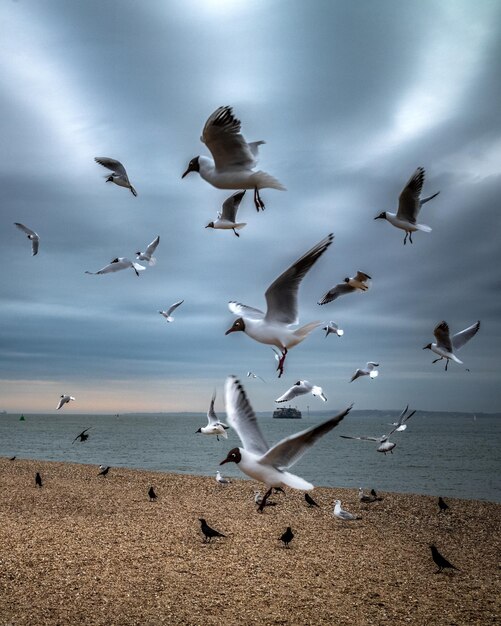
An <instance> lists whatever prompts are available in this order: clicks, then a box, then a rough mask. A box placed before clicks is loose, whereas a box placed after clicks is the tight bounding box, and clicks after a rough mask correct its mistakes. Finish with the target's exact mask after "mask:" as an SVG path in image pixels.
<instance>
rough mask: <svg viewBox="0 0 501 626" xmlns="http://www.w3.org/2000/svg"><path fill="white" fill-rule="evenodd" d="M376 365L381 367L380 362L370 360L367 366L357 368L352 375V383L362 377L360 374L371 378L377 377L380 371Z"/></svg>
mask: <svg viewBox="0 0 501 626" xmlns="http://www.w3.org/2000/svg"><path fill="white" fill-rule="evenodd" d="M376 367H379V363H374V361H368V362H367V364H366V366H365V367H362V368H358V369H356V370H355V373H354V374H353V376H352V377H351V380H350V383H352V382H353V381H354V380H356V379H357V378H360V376H369V378H370V379H371V380H372V379H373V378H376V377H377V376H378V375H379V371H378V370H377V369H376Z"/></svg>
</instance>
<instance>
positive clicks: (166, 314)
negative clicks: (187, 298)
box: [159, 300, 184, 322]
mask: <svg viewBox="0 0 501 626" xmlns="http://www.w3.org/2000/svg"><path fill="white" fill-rule="evenodd" d="M183 302H184V300H179V302H174V304H171V305H170V307H169V308H168V309H167V311H159V313H160V315H163V316H164V317H165V319H166V320H167V321H168V322H173V321H174V317H173V316H172V313H173V312H174V311H175V310H176V309H177V307H178V306H181V305H182V304H183Z"/></svg>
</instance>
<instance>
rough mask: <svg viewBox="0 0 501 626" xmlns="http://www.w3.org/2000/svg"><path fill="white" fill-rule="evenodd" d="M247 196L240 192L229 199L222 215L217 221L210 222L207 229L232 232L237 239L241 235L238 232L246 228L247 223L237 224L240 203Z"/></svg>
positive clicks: (224, 203) (219, 215)
mask: <svg viewBox="0 0 501 626" xmlns="http://www.w3.org/2000/svg"><path fill="white" fill-rule="evenodd" d="M244 195H245V191H239V192H237V193H234V194H233V195H232V196H230V197H229V198H227V199H226V200H225V201H224V202H223V207H222V210H221V212H220V213H218V214H217V219H216V220H214V221H213V222H209V223H208V224H207V226H206V227H205V228H215V229H216V230H218V229H219V230H232V231H233V232H234V233H235V235H236V236H237V237H240V235H239V234H238V233H237V230H240V229H241V228H243V227H244V226H246V223H245V222H237V221H236V220H237V211H238V207H239V206H240V202H241V201H242V198H243V197H244Z"/></svg>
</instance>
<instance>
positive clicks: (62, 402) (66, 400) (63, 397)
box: [56, 393, 75, 411]
mask: <svg viewBox="0 0 501 626" xmlns="http://www.w3.org/2000/svg"><path fill="white" fill-rule="evenodd" d="M70 400H75V398H74V397H73V396H67V395H66V394H64V393H63V394H61V396H60V397H59V403H58V405H57V407H56V411H59V409H60V408H62V407H63V406H64V405H65V404H68V403H69V402H70Z"/></svg>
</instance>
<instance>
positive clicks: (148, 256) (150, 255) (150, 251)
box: [136, 236, 160, 265]
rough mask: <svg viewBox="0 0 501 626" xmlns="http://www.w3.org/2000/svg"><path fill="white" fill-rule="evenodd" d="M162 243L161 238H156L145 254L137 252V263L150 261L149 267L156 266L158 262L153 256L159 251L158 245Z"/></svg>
mask: <svg viewBox="0 0 501 626" xmlns="http://www.w3.org/2000/svg"><path fill="white" fill-rule="evenodd" d="M159 243H160V236H157V237H155V239H153V241H152V242H151V243H150V244H149V245H148V246H147V248H146V250H145V251H144V252H141V251H138V252H136V255H137V256H136V261H148V265H155V264H156V262H157V260H156V259H155V257H154V256H153V253H154V252H155V250H156V249H157V246H158V244H159Z"/></svg>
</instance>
